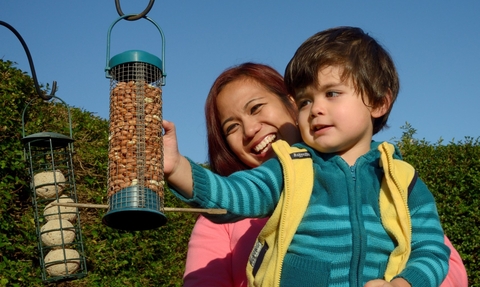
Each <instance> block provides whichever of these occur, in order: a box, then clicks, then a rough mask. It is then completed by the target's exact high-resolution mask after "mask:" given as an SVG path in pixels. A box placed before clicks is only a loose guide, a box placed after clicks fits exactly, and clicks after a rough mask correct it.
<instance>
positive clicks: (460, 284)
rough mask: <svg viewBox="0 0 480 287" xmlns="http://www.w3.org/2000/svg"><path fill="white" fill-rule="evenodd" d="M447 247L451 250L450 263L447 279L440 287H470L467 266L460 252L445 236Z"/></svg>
mask: <svg viewBox="0 0 480 287" xmlns="http://www.w3.org/2000/svg"><path fill="white" fill-rule="evenodd" d="M445 245H447V246H448V247H449V248H450V260H449V261H448V274H447V278H445V280H443V282H442V285H440V287H468V276H467V270H466V269H465V265H463V261H462V258H461V257H460V254H459V253H458V251H457V250H456V249H455V247H453V245H452V243H451V242H450V240H449V239H448V238H447V236H445Z"/></svg>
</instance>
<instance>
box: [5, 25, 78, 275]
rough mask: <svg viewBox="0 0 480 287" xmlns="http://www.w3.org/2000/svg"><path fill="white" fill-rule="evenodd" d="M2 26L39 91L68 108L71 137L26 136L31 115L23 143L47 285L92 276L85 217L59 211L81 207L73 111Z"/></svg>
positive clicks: (23, 130) (40, 254)
mask: <svg viewBox="0 0 480 287" xmlns="http://www.w3.org/2000/svg"><path fill="white" fill-rule="evenodd" d="M0 25H2V26H5V27H6V28H8V29H9V30H10V31H12V32H13V33H14V34H15V36H16V37H17V38H18V40H19V41H20V43H21V44H22V46H23V48H24V50H25V53H26V55H27V58H28V63H29V65H30V69H31V72H32V78H33V82H34V85H35V90H36V92H37V94H38V96H39V97H40V99H42V100H44V101H46V102H48V101H50V100H52V102H54V101H59V102H61V103H63V104H64V105H65V106H66V107H67V114H68V123H69V129H70V130H69V131H70V135H69V136H65V135H63V134H59V133H56V132H38V133H34V134H30V135H26V133H25V118H26V111H27V109H28V108H29V106H30V104H31V103H33V102H34V101H35V100H38V99H33V100H31V101H30V102H28V103H27V104H26V106H25V108H24V110H23V113H22V139H21V141H22V143H23V145H24V159H25V161H26V163H27V168H28V171H29V177H30V192H31V195H32V203H33V208H34V220H35V226H36V233H37V239H38V253H39V261H40V266H41V268H42V269H41V271H42V280H43V282H45V283H49V282H55V281H67V280H73V279H77V278H82V277H85V276H86V275H87V267H86V266H87V265H86V261H85V256H84V254H85V252H84V249H83V241H82V232H81V224H80V216H79V212H78V209H77V208H76V207H68V208H66V207H60V206H53V205H52V203H53V202H55V201H57V202H60V200H61V201H68V202H71V203H76V201H77V194H76V186H75V175H74V171H73V161H72V154H73V141H74V140H73V138H72V124H71V117H70V110H69V108H68V106H67V105H66V104H65V102H64V101H63V100H61V99H60V98H58V97H56V96H55V92H56V89H57V88H56V87H57V83H56V82H55V81H53V84H52V89H51V94H50V95H46V94H45V93H44V92H43V91H41V90H40V86H39V84H38V81H37V76H36V73H35V67H34V65H33V60H32V56H31V54H30V51H29V49H28V46H27V44H26V43H25V41H24V40H23V38H22V36H21V35H20V33H18V31H17V30H15V28H13V27H12V26H11V25H9V24H8V23H6V22H4V21H0Z"/></svg>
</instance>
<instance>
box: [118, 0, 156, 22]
mask: <svg viewBox="0 0 480 287" xmlns="http://www.w3.org/2000/svg"><path fill="white" fill-rule="evenodd" d="M154 2H155V0H150V2H149V3H148V5H147V8H145V10H143V12H142V13H140V14H137V15H134V16H129V17H127V18H125V20H128V21H135V20H138V19H140V18H143V17H145V16H146V15H147V13H148V12H150V10H151V9H152V6H153V3H154ZM115 7H116V8H117V13H118V15H120V17H122V16H124V15H125V14H124V13H123V11H122V8H121V7H120V0H115Z"/></svg>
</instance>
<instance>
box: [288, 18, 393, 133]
mask: <svg viewBox="0 0 480 287" xmlns="http://www.w3.org/2000/svg"><path fill="white" fill-rule="evenodd" d="M327 66H339V67H341V68H342V69H343V74H342V75H341V77H342V80H344V81H346V80H348V79H351V80H352V83H353V85H354V87H355V90H356V92H357V93H359V94H360V95H361V96H362V97H363V99H364V101H365V99H368V103H369V105H370V106H371V107H372V108H378V107H381V106H383V105H384V104H387V105H389V107H388V110H387V112H386V113H385V115H383V116H382V117H380V118H377V119H375V121H374V123H373V134H376V133H377V132H379V131H380V130H381V129H382V128H383V127H384V126H387V120H388V116H389V114H390V111H391V109H392V106H393V103H394V102H395V100H396V98H397V95H398V91H399V89H400V83H399V79H398V74H397V70H396V68H395V65H394V63H393V60H392V58H391V57H390V55H389V54H388V52H387V51H386V50H385V49H384V48H383V47H382V45H380V44H379V43H378V42H377V41H376V40H375V39H374V38H372V37H371V36H370V35H368V34H367V33H365V32H363V30H362V29H360V28H356V27H337V28H332V29H328V30H325V31H321V32H319V33H317V34H315V35H313V36H311V37H310V38H308V39H307V40H306V41H305V42H304V43H303V44H302V45H300V47H299V48H298V49H297V51H296V52H295V55H294V56H293V58H292V59H291V60H290V62H289V63H288V65H287V67H286V69H285V84H286V86H287V89H288V92H289V93H290V94H291V95H292V96H293V97H295V95H296V94H297V93H299V92H301V91H303V90H304V89H305V88H307V87H308V86H310V85H317V84H318V71H320V70H321V69H323V68H325V67H327ZM388 94H390V95H391V98H390V99H389V98H388V97H387V96H386V95H388Z"/></svg>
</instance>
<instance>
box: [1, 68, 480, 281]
mask: <svg viewBox="0 0 480 287" xmlns="http://www.w3.org/2000/svg"><path fill="white" fill-rule="evenodd" d="M60 88H61V86H60ZM46 90H47V91H48V87H47V89H46ZM57 95H61V89H60V90H59V91H58V92H57ZM106 96H108V95H106ZM60 97H61V96H60ZM32 99H34V101H33V102H31V104H30V106H29V108H28V110H27V113H28V115H27V116H26V117H25V119H26V120H25V132H26V135H28V134H31V133H35V132H41V131H53V132H58V133H61V134H65V135H69V126H68V122H67V119H68V113H67V112H66V111H67V110H66V108H65V105H62V104H58V103H57V104H55V103H53V102H45V101H43V100H40V99H39V97H38V95H36V94H35V89H34V85H33V80H32V79H31V78H30V77H29V76H28V75H27V74H26V73H25V72H22V71H20V70H18V69H16V68H15V67H14V63H12V62H10V61H3V60H0V154H1V156H0V286H46V285H44V284H43V283H42V281H41V271H40V266H39V258H38V253H37V234H36V232H35V223H34V217H33V216H34V211H33V208H32V197H31V194H30V189H29V176H28V172H27V168H26V165H25V162H24V159H23V146H22V143H21V138H22V136H23V131H22V113H23V110H24V108H25V106H26V104H27V103H28V102H29V101H30V100H32ZM70 113H71V118H72V130H73V138H74V139H75V142H74V150H75V154H74V156H73V159H74V170H75V179H76V186H77V195H78V198H79V202H81V203H93V204H106V202H107V194H106V179H107V165H108V161H107V149H108V121H107V120H105V119H102V118H100V117H97V116H95V115H94V114H92V113H90V112H88V111H84V110H82V109H79V108H74V107H73V108H72V107H70ZM403 130H404V134H403V136H402V137H401V139H399V140H397V141H396V144H397V145H398V146H399V147H400V149H401V151H402V153H403V154H404V158H405V160H407V161H408V162H410V163H411V164H412V165H413V166H415V167H416V169H417V170H418V172H419V175H420V177H421V178H422V179H423V180H424V181H425V182H426V183H427V185H428V186H429V188H430V190H431V191H432V192H433V194H434V196H435V198H436V200H437V204H438V210H439V214H440V216H441V220H442V223H443V226H444V229H445V233H446V234H447V235H448V237H449V238H450V240H451V241H452V243H453V244H454V246H455V247H456V248H457V249H458V251H459V252H460V254H461V256H462V258H463V259H464V263H465V265H466V267H467V272H468V275H469V283H470V286H480V268H479V267H480V262H478V258H480V254H479V251H480V229H479V227H478V226H479V225H480V210H479V208H480V143H479V139H478V138H477V139H474V138H470V137H466V138H465V139H464V140H462V141H457V142H455V141H451V142H448V143H444V142H443V141H442V140H439V141H438V142H437V143H434V144H432V143H429V142H426V141H425V140H418V139H415V138H414V135H415V129H413V128H412V127H411V126H410V125H408V124H406V125H405V126H404V127H403ZM165 202H166V203H165V206H170V207H185V205H183V204H182V203H181V202H179V201H178V200H176V199H175V198H174V197H173V196H172V195H171V193H170V192H168V191H167V192H166V198H165ZM105 212H106V210H104V209H93V208H84V209H81V210H80V217H81V225H82V233H83V242H84V244H85V252H86V254H85V256H86V260H87V269H88V274H87V276H86V277H84V278H82V279H77V280H73V281H66V282H59V283H52V284H48V285H47V286H112V287H114V286H122V287H123V286H182V274H183V270H184V262H185V257H186V251H187V244H188V239H189V236H190V232H191V230H192V227H193V224H194V222H195V219H196V215H195V214H190V213H167V214H166V215H167V218H168V222H167V224H166V225H165V226H162V227H161V228H158V229H155V230H147V231H134V232H130V231H122V230H116V229H112V228H109V227H107V226H105V225H103V224H102V221H101V219H102V216H103V215H104V213H105Z"/></svg>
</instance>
